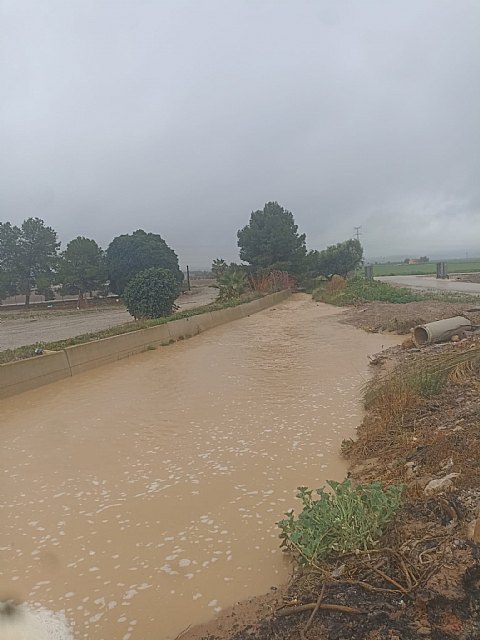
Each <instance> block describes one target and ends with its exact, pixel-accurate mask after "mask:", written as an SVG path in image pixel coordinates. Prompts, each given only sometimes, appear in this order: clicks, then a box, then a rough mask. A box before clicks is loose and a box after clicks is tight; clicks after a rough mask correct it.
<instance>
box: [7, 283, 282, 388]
mask: <svg viewBox="0 0 480 640" xmlns="http://www.w3.org/2000/svg"><path fill="white" fill-rule="evenodd" d="M290 294H291V291H289V290H287V291H278V292H276V293H272V294H270V295H267V296H265V297H263V298H259V299H258V300H252V301H251V302H246V303H244V304H240V305H238V306H236V307H229V308H227V309H220V310H218V311H211V312H206V313H202V314H199V315H197V316H191V317H189V318H181V319H179V320H171V321H170V322H167V323H165V324H162V325H158V326H157V327H150V328H149V329H140V330H138V331H131V332H130V333H124V334H121V335H118V336H112V337H110V338H103V339H101V340H94V341H92V342H86V343H85V344H78V345H75V346H73V347H67V348H66V349H62V350H61V351H48V352H46V353H44V354H43V355H41V356H35V357H34V358H27V359H25V360H17V361H15V362H8V363H7V364H2V365H0V398H7V397H9V396H13V395H16V394H17V393H22V392H23V391H28V390H30V389H36V388H37V387H41V386H43V385H45V384H49V383H51V382H56V381H57V380H62V379H63V378H69V377H71V376H74V375H76V374H77V373H82V372H83V371H87V370H88V369H93V368H95V367H100V366H102V365H104V364H108V363H110V362H115V361H116V360H121V359H122V358H128V357H129V356H132V355H134V354H136V353H141V352H142V351H147V350H148V349H149V348H152V347H156V346H159V345H161V344H162V343H163V344H165V342H169V341H170V340H175V341H176V340H178V339H179V338H182V337H183V338H189V337H191V336H194V335H197V334H199V333H202V332H203V331H207V330H208V329H211V328H213V327H217V326H219V325H221V324H225V323H227V322H231V321H232V320H238V319H240V318H245V317H246V316H249V315H251V314H253V313H257V312H258V311H262V310H263V309H267V308H268V307H271V306H273V305H275V304H278V303H279V302H282V301H283V300H285V299H286V298H288V296H289V295H290Z"/></svg>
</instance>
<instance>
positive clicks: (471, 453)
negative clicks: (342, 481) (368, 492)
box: [182, 303, 480, 640]
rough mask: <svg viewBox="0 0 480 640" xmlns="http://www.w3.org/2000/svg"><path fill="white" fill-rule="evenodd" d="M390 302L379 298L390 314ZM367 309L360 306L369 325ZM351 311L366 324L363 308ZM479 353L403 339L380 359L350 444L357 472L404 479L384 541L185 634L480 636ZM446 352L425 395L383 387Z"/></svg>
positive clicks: (392, 639)
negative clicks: (391, 375)
mask: <svg viewBox="0 0 480 640" xmlns="http://www.w3.org/2000/svg"><path fill="white" fill-rule="evenodd" d="M413 304H415V305H418V304H421V305H423V306H422V307H419V308H417V309H415V312H418V313H419V314H420V315H421V316H422V320H423V321H429V320H436V319H440V317H446V316H445V315H439V314H438V312H439V308H438V306H437V304H436V303H435V304H434V305H433V308H432V307H431V306H429V307H426V306H425V304H424V303H413ZM386 306H387V305H380V308H381V309H382V312H381V313H384V311H383V309H384V308H385V307H386ZM369 307H370V313H371V317H372V318H375V317H376V318H378V321H379V322H382V321H383V320H384V316H383V319H382V318H381V317H380V316H381V313H379V311H378V308H379V307H378V305H377V304H375V303H373V304H372V305H369ZM388 307H394V308H395V312H396V313H397V314H398V315H401V316H402V317H403V318H408V317H409V315H408V314H409V313H411V311H412V309H411V308H410V309H408V307H411V305H401V307H402V308H401V309H399V307H400V305H388ZM435 307H436V308H435ZM443 311H444V312H445V313H447V311H448V312H449V313H450V314H451V309H446V308H444V309H443ZM463 311H464V310H462V312H463ZM364 313H366V312H364ZM361 316H362V314H361V313H359V312H358V311H357V321H358V324H360V326H361V322H363V320H358V318H361ZM411 319H412V316H410V320H411ZM347 321H350V322H352V323H354V324H357V321H356V320H355V313H352V312H349V318H348V320H347ZM357 326H358V325H357ZM479 354H480V340H478V339H477V340H475V339H469V340H465V341H462V342H461V343H457V344H455V345H454V344H448V345H444V346H438V345H435V346H433V347H429V348H427V349H424V350H422V352H421V353H419V352H418V350H414V349H412V350H406V349H402V348H401V347H393V348H391V349H389V350H387V352H386V354H384V355H385V356H386V357H383V358H381V359H379V361H380V362H383V364H381V365H380V367H379V371H378V378H377V382H374V383H373V387H372V388H375V385H377V387H378V390H379V391H380V393H379V394H378V395H377V396H376V399H374V401H371V402H370V404H369V408H368V410H367V412H366V415H365V418H364V421H363V422H362V424H361V425H360V426H359V428H358V433H357V438H356V439H355V440H352V441H348V442H345V443H344V449H343V453H344V455H345V456H346V457H347V458H348V459H349V460H350V462H351V471H350V474H351V477H352V478H353V480H354V481H356V482H371V481H374V480H380V481H381V482H382V483H384V484H385V485H390V484H399V483H401V484H403V485H404V487H405V488H404V500H403V506H402V508H401V510H400V512H399V513H398V514H397V516H396V517H395V520H394V522H393V523H392V524H391V525H390V526H389V529H388V531H387V533H386V534H385V535H384V536H383V538H382V540H381V543H380V545H379V546H378V547H377V548H375V549H374V550H373V551H368V552H367V551H360V552H358V553H350V554H343V555H341V556H336V557H332V558H331V561H330V562H328V563H325V564H324V565H322V566H321V567H318V568H317V569H315V570H309V571H307V572H304V573H303V574H298V575H296V576H294V577H293V579H292V580H291V581H290V583H289V584H288V585H287V586H286V587H285V588H284V589H280V590H278V591H272V592H271V593H270V594H268V595H267V596H265V597H263V598H261V599H253V600H251V601H249V602H247V603H242V604H241V605H239V606H238V607H237V608H234V609H233V610H232V611H230V612H228V613H225V614H223V615H222V616H221V617H220V618H219V619H218V620H216V621H213V622H212V623H210V624H209V625H204V626H203V627H199V628H197V629H195V630H193V631H191V632H188V633H186V634H185V635H184V636H182V638H184V640H226V639H227V638H228V639H229V640H247V639H248V640H251V639H252V638H255V639H256V640H287V639H288V640H297V639H298V640H313V639H314V638H315V639H316V638H322V639H323V640H345V639H347V638H348V639H351V638H355V640H387V639H388V640H418V639H421V638H427V639H429V638H430V639H431V640H474V639H478V638H480V466H479V464H478V461H479V460H480V380H479V376H478V372H479V370H480V355H479ZM420 359H422V360H421V361H420ZM442 359H444V362H448V363H449V364H448V366H449V367H450V368H449V374H448V376H446V377H444V378H443V381H444V382H443V383H442V384H443V386H442V387H441V388H440V387H438V388H434V385H433V382H435V380H437V382H438V375H437V373H438V372H437V369H438V367H437V368H436V369H433V374H432V375H431V379H428V376H427V374H426V373H425V372H424V370H423V369H422V371H421V375H420V378H419V380H420V382H418V381H416V382H415V384H417V383H418V384H419V385H420V386H421V388H422V389H423V391H424V393H423V394H420V393H416V392H415V393H412V392H411V390H409V388H407V387H408V385H407V386H405V385H403V383H402V384H401V385H400V386H399V387H398V388H397V386H396V384H394V385H393V391H392V388H389V387H384V386H383V387H382V375H385V373H386V372H391V371H392V369H395V366H397V365H400V364H401V365H402V366H403V367H409V368H408V371H412V370H414V371H415V370H416V369H415V368H416V367H417V365H418V366H419V367H420V365H421V366H422V367H427V368H428V366H429V362H430V363H431V362H433V360H435V362H436V363H439V362H440V363H441V362H442ZM452 362H453V363H454V364H455V363H457V364H456V365H455V366H451V363H452ZM412 368H413V369H412ZM377 369H378V367H377ZM402 371H406V369H402ZM400 375H403V374H401V372H400V371H398V374H397V377H399V376H400ZM442 375H443V373H442ZM383 379H384V378H383ZM428 380H429V382H428V384H429V385H430V386H428V385H427V381H428ZM432 381H433V382H432ZM374 398H375V396H374Z"/></svg>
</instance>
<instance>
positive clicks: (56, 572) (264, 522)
mask: <svg viewBox="0 0 480 640" xmlns="http://www.w3.org/2000/svg"><path fill="white" fill-rule="evenodd" d="M338 314H339V311H338V310H337V309H335V308H333V307H329V306H326V305H322V304H315V303H314V302H312V301H311V300H310V299H309V298H308V297H307V296H303V295H296V296H293V297H292V298H291V299H289V300H288V301H286V302H285V303H282V304H281V305H278V306H277V307H276V308H274V309H269V310H267V311H264V312H262V313H258V314H255V315H253V316H251V317H249V318H245V319H243V320H238V321H236V322H233V323H231V324H229V325H224V326H222V327H218V328H216V329H213V330H210V331H208V332H206V333H204V334H202V335H200V336H197V337H195V338H192V339H191V340H188V341H185V342H179V343H177V344H175V345H171V346H169V347H161V348H159V349H157V350H156V351H148V352H146V353H144V354H141V355H138V356H135V357H133V358H130V359H129V360H124V361H121V362H118V363H115V364H113V365H108V366H105V367H102V368H100V369H97V370H93V371H91V372H88V373H85V374H82V375H79V376H77V377H75V378H73V379H70V380H65V381H61V382H58V383H56V384H53V385H49V386H46V387H43V388H41V389H38V390H34V391H31V392H27V393H24V394H22V395H19V396H16V397H14V398H11V399H9V400H6V401H3V402H2V408H1V418H0V420H1V437H2V449H1V453H0V463H1V464H0V468H1V472H2V480H1V485H0V505H1V506H0V576H1V582H0V590H1V591H2V594H0V595H3V596H4V595H5V594H8V595H14V596H15V597H17V598H19V599H21V600H26V601H28V602H30V603H32V605H34V606H38V605H42V606H44V607H46V608H48V609H51V610H54V611H59V610H64V612H65V615H66V617H67V619H68V620H69V622H70V623H71V624H72V625H73V630H74V635H75V638H78V639H87V638H88V639H89V640H101V639H105V640H110V639H113V638H119V639H123V640H130V639H131V640H154V639H155V640H165V639H168V638H174V637H175V636H176V635H177V634H178V633H179V632H180V631H181V630H182V629H184V628H185V627H186V626H187V625H189V624H195V623H198V622H202V621H204V620H207V619H209V618H210V617H212V616H213V615H215V614H216V613H217V612H219V611H220V610H221V609H222V608H224V607H227V606H229V605H231V604H233V603H234V602H236V601H238V600H240V599H242V598H245V597H248V596H252V595H256V594H260V593H262V592H265V591H266V590H268V589H269V588H270V587H271V586H272V585H275V584H280V583H281V582H283V581H284V580H285V579H286V578H287V576H288V571H289V565H288V562H287V560H286V558H285V557H284V555H283V554H282V553H281V552H280V550H279V540H278V531H277V529H276V526H275V522H276V521H277V520H278V519H279V518H281V517H282V514H283V513H284V511H286V510H287V509H288V508H290V507H292V506H297V505H296V502H297V501H296V499H295V490H296V487H297V486H298V485H309V486H312V487H318V486H321V485H322V484H323V483H324V482H325V480H326V479H329V478H334V479H339V480H340V479H342V477H343V476H344V474H345V469H346V467H345V463H344V461H342V460H341V458H340V457H339V456H338V451H339V447H340V443H341V440H342V439H343V438H346V437H351V436H352V435H353V434H354V429H355V426H356V425H357V424H358V422H359V420H360V416H361V409H360V406H359V402H358V400H359V387H360V385H361V384H362V383H363V382H364V381H365V379H366V377H367V375H368V365H367V355H368V354H371V353H374V352H377V351H379V350H380V349H381V347H382V345H385V346H387V345H390V344H393V343H394V342H396V339H395V338H393V337H391V338H389V337H386V336H381V335H374V334H367V333H364V332H362V331H360V330H358V329H355V328H353V327H350V326H347V325H343V324H340V323H339V321H338V319H339V315H338Z"/></svg>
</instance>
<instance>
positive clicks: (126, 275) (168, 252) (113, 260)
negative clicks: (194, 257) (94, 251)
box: [106, 229, 183, 295]
mask: <svg viewBox="0 0 480 640" xmlns="http://www.w3.org/2000/svg"><path fill="white" fill-rule="evenodd" d="M106 256H107V266H108V272H109V277H110V289H111V290H112V291H113V292H114V293H118V294H119V295H122V294H123V292H124V290H125V287H126V286H127V283H128V282H129V281H130V280H131V279H132V278H134V277H135V276H136V275H137V273H140V272H141V271H145V269H150V268H151V267H159V268H161V269H169V270H170V271H171V272H172V273H173V275H174V276H175V278H176V281H177V287H178V290H180V288H181V284H182V282H183V273H182V272H181V271H180V268H179V266H178V258H177V254H176V253H175V251H173V249H171V248H170V247H169V246H168V245H167V243H166V242H165V240H164V239H163V238H162V237H161V236H159V235H158V234H156V233H146V232H145V231H143V229H138V230H137V231H135V232H134V233H132V234H131V235H128V234H125V235H122V236H117V237H116V238H114V239H113V240H112V242H111V243H110V245H109V247H108V249H107V251H106Z"/></svg>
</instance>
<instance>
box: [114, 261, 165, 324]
mask: <svg viewBox="0 0 480 640" xmlns="http://www.w3.org/2000/svg"><path fill="white" fill-rule="evenodd" d="M177 292H178V283H177V280H176V279H175V277H174V275H173V273H172V272H171V271H169V270H168V269H161V268H159V267H152V268H151V269H146V270H145V271H141V272H140V273H139V274H137V275H136V276H135V277H134V278H132V280H130V282H129V283H128V284H127V286H126V287H125V291H124V294H123V298H124V301H125V306H126V307H127V309H128V312H129V313H130V314H131V315H132V316H133V317H134V318H135V319H138V318H160V317H161V316H168V315H170V314H171V313H172V310H173V308H174V306H175V298H176V297H177Z"/></svg>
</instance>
